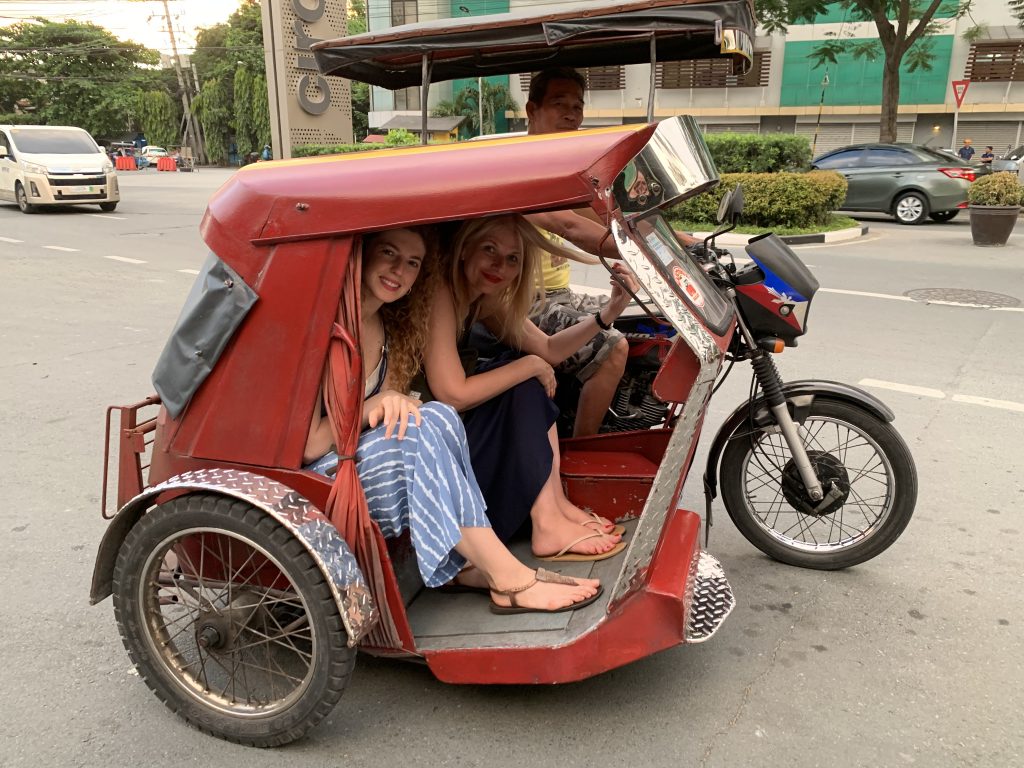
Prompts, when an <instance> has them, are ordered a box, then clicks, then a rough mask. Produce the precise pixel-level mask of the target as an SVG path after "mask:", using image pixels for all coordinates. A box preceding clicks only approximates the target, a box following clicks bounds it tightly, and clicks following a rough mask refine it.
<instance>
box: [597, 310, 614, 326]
mask: <svg viewBox="0 0 1024 768" xmlns="http://www.w3.org/2000/svg"><path fill="white" fill-rule="evenodd" d="M594 321H595V322H596V323H597V327H598V328H600V329H601V330H602V331H610V330H611V329H612V326H611V323H606V322H605V321H604V319H603V318H602V317H601V310H600V309H599V310H597V312H595V313H594Z"/></svg>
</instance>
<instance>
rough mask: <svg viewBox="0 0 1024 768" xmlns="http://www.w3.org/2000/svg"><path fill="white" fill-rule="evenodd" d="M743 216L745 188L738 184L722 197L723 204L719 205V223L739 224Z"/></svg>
mask: <svg viewBox="0 0 1024 768" xmlns="http://www.w3.org/2000/svg"><path fill="white" fill-rule="evenodd" d="M742 214H743V187H741V186H739V185H738V184H737V185H736V186H735V187H733V188H732V189H730V190H729V191H728V192H726V193H725V194H724V195H723V196H722V202H721V203H719V205H718V217H717V219H718V223H719V224H732V225H733V226H735V225H736V224H738V223H739V220H740V216H741V215H742Z"/></svg>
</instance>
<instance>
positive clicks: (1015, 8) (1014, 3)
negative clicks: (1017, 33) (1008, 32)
mask: <svg viewBox="0 0 1024 768" xmlns="http://www.w3.org/2000/svg"><path fill="white" fill-rule="evenodd" d="M1010 13H1012V14H1013V17H1014V18H1015V19H1017V26H1019V27H1021V28H1024V0H1010Z"/></svg>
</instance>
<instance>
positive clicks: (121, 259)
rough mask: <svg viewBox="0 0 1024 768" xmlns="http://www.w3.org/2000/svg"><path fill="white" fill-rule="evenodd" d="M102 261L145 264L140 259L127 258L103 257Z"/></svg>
mask: <svg viewBox="0 0 1024 768" xmlns="http://www.w3.org/2000/svg"><path fill="white" fill-rule="evenodd" d="M103 258H104V259H112V260H114V261H123V262H124V263H125V264H145V263H146V262H144V261H141V260H140V259H129V258H128V257H127V256H104V257H103Z"/></svg>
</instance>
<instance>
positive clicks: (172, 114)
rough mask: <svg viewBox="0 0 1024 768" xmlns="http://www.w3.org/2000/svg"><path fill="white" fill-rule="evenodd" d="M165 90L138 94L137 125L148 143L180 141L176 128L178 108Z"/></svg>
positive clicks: (167, 145)
mask: <svg viewBox="0 0 1024 768" xmlns="http://www.w3.org/2000/svg"><path fill="white" fill-rule="evenodd" d="M178 107H179V105H178V104H176V103H175V101H174V99H172V98H171V95H170V94H169V93H167V91H149V92H148V93H143V94H140V96H139V125H140V127H141V128H142V132H143V133H144V134H146V140H147V141H148V142H149V143H150V144H156V145H157V146H159V147H169V146H175V145H177V144H178V143H179V142H180V141H181V133H180V132H179V130H178V115H179V113H180V109H178Z"/></svg>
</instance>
